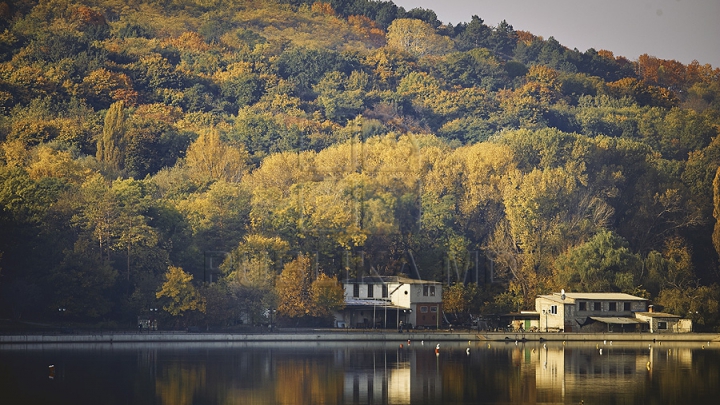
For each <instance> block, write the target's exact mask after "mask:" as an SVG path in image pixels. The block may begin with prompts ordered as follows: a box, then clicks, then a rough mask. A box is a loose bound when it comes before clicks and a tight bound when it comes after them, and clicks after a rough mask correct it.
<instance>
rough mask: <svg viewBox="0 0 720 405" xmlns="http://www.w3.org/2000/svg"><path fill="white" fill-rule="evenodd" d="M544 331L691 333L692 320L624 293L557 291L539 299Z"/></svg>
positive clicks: (537, 299) (539, 313) (538, 308)
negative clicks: (653, 307) (654, 310)
mask: <svg viewBox="0 0 720 405" xmlns="http://www.w3.org/2000/svg"><path fill="white" fill-rule="evenodd" d="M535 311H536V312H537V313H538V315H539V317H540V322H539V330H540V331H541V332H546V331H547V332H589V333H592V332H598V333H601V332H645V331H649V332H652V333H662V332H690V331H691V330H692V324H691V321H690V320H688V319H680V317H679V316H676V315H672V314H666V313H657V312H653V311H652V305H648V300H647V299H646V298H642V297H636V296H634V295H630V294H624V293H566V292H564V291H562V292H560V293H553V294H549V295H540V296H538V297H537V298H536V299H535Z"/></svg>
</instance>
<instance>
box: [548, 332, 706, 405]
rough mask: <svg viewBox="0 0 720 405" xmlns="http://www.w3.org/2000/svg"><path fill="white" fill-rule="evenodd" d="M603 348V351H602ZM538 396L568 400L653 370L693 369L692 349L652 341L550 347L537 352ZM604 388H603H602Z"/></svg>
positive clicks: (650, 372) (627, 380) (625, 382)
mask: <svg viewBox="0 0 720 405" xmlns="http://www.w3.org/2000/svg"><path fill="white" fill-rule="evenodd" d="M601 350H602V353H601ZM534 356H537V359H538V360H539V361H538V362H537V363H536V364H535V377H536V384H537V387H536V389H537V398H538V400H540V399H547V398H560V399H565V398H566V394H568V393H572V392H586V393H587V392H589V393H592V392H593V390H601V389H605V390H606V389H608V387H612V386H614V385H615V384H628V383H632V381H634V380H636V379H637V378H638V376H642V375H646V374H650V375H651V374H652V371H653V369H655V368H658V369H660V368H662V369H668V368H673V369H691V366H692V350H691V349H689V348H677V347H668V346H660V345H653V344H651V345H650V346H649V347H632V348H627V347H625V348H622V347H617V346H615V347H613V346H612V345H608V344H606V343H602V342H601V343H599V344H598V346H597V347H582V348H570V347H565V346H562V347H548V348H547V349H544V348H540V349H538V351H537V353H536V354H534ZM603 387H604V388H603Z"/></svg>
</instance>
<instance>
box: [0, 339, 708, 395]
mask: <svg viewBox="0 0 720 405" xmlns="http://www.w3.org/2000/svg"><path fill="white" fill-rule="evenodd" d="M436 343H437V342H429V341H428V342H419V341H418V342H414V341H413V342H411V343H410V345H408V344H407V342H405V341H400V340H399V341H398V342H393V343H350V344H348V343H326V342H323V343H257V344H254V343H197V344H193V343H157V344H146V343H143V344H117V343H115V344H93V345H83V344H56V345H3V346H0V404H2V405H14V404H18V405H24V404H52V405H64V404H81V405H82V404H107V405H113V404H123V405H124V404H138V405H142V404H158V405H186V404H188V405H189V404H208V405H211V404H293V405H304V404H307V405H311V404H312V405H316V404H520V403H522V404H538V403H543V404H578V403H580V401H583V402H584V404H603V405H610V404H718V403H720V344H718V343H716V344H714V346H713V345H711V346H709V347H705V348H703V347H702V345H703V344H702V343H685V344H659V343H655V344H653V345H650V346H648V344H637V343H623V342H615V343H614V344H612V345H611V344H610V342H606V343H605V344H604V343H603V342H602V341H599V342H597V343H573V342H571V343H568V344H567V345H563V344H561V343H548V344H547V346H543V344H542V343H535V342H531V343H525V344H523V343H518V344H517V345H516V344H515V342H508V343H504V342H490V343H489V344H488V343H487V342H485V343H483V342H472V343H471V344H468V342H464V343H450V342H444V343H440V352H439V354H437V355H436V353H435V350H434V349H435V345H436ZM400 344H402V347H400ZM705 345H706V346H707V343H705ZM468 348H469V349H470V351H469V354H468V353H467V351H466V350H467V349H468ZM600 349H602V353H600ZM51 364H53V365H54V366H55V367H54V368H55V371H54V373H51V372H50V369H49V365H51Z"/></svg>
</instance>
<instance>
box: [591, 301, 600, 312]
mask: <svg viewBox="0 0 720 405" xmlns="http://www.w3.org/2000/svg"><path fill="white" fill-rule="evenodd" d="M593 310H594V311H601V310H602V302H593Z"/></svg>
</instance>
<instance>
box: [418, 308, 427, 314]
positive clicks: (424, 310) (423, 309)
mask: <svg viewBox="0 0 720 405" xmlns="http://www.w3.org/2000/svg"><path fill="white" fill-rule="evenodd" d="M420 312H421V313H423V314H427V307H426V306H422V307H420Z"/></svg>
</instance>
